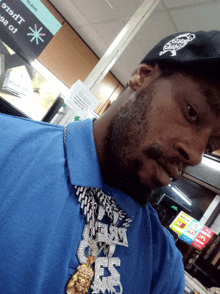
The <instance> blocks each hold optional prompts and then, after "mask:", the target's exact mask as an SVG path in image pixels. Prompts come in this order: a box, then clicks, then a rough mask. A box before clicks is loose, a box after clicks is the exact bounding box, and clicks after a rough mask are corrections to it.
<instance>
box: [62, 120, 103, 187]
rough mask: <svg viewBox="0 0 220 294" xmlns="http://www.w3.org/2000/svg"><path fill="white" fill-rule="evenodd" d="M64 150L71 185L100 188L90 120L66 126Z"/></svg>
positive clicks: (100, 182) (99, 173) (101, 182)
mask: <svg viewBox="0 0 220 294" xmlns="http://www.w3.org/2000/svg"><path fill="white" fill-rule="evenodd" d="M66 149H67V162H68V167H69V172H70V181H71V184H72V185H77V186H85V187H91V188H102V186H103V180H102V176H101V171H100V167H99V162H98V157H97V153H96V148H95V142H94V137H93V122H92V121H91V120H90V119H86V120H84V121H81V122H73V123H70V124H68V126H67V134H66Z"/></svg>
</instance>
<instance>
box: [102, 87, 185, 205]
mask: <svg viewBox="0 0 220 294" xmlns="http://www.w3.org/2000/svg"><path fill="white" fill-rule="evenodd" d="M153 89H154V88H153V85H151V86H150V87H149V88H147V89H143V90H142V91H141V92H140V93H137V94H136V97H135V100H130V101H129V102H127V103H126V104H125V105H124V106H122V107H121V108H120V109H119V111H118V112H117V113H116V114H115V116H114V117H113V119H112V121H111V123H110V126H109V129H108V136H107V139H106V144H105V152H106V153H105V154H107V165H106V169H105V170H104V172H103V179H104V182H105V183H106V184H107V185H109V186H111V187H115V188H117V189H119V190H121V191H122V192H124V193H126V194H127V195H129V196H131V197H132V198H133V199H134V200H135V201H136V202H137V203H139V204H140V205H141V206H142V207H145V206H146V205H147V203H148V202H149V201H150V200H151V199H152V196H153V195H154V193H155V190H156V189H157V188H160V187H161V184H160V183H159V182H158V181H157V180H155V179H154V187H156V188H154V189H152V188H151V187H150V186H148V185H146V183H143V182H142V181H141V179H140V177H139V171H140V170H141V169H142V166H143V162H142V160H141V159H140V158H137V157H135V156H132V152H134V151H135V150H138V148H139V146H140V144H141V143H142V142H144V141H145V140H146V137H147V133H148V129H149V123H148V116H149V114H150V111H151V101H152V94H153ZM141 152H142V156H146V157H147V158H149V159H153V160H156V161H157V162H158V163H159V164H161V165H162V166H166V164H167V163H172V164H175V165H177V166H181V162H180V158H178V157H171V156H167V155H165V154H166V153H167V151H166V150H165V149H163V148H162V147H161V146H159V145H158V144H157V143H152V144H149V145H148V146H146V147H145V148H144V149H143V150H142V151H141ZM174 180H176V179H174Z"/></svg>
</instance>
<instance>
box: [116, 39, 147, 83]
mask: <svg viewBox="0 0 220 294" xmlns="http://www.w3.org/2000/svg"><path fill="white" fill-rule="evenodd" d="M144 56H145V52H144V51H143V50H142V49H141V47H140V46H139V45H138V44H137V42H136V40H135V39H133V40H132V41H131V42H130V43H129V45H128V46H127V48H126V49H125V50H124V52H123V53H122V55H121V56H120V57H119V59H118V60H117V62H116V63H115V65H114V66H113V67H112V69H111V72H112V73H113V74H114V75H115V76H116V78H117V79H118V80H119V81H120V82H121V83H122V84H123V85H126V83H127V82H128V80H129V79H130V77H131V75H132V72H133V71H134V70H135V69H136V68H137V66H138V65H139V63H140V61H141V60H142V59H143V58H144Z"/></svg>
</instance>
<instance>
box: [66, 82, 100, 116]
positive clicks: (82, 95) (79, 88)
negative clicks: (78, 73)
mask: <svg viewBox="0 0 220 294" xmlns="http://www.w3.org/2000/svg"><path fill="white" fill-rule="evenodd" d="M65 103H66V105H67V106H68V107H69V108H71V109H73V110H76V111H78V112H79V113H80V114H82V115H83V116H84V117H86V116H87V115H88V112H89V111H92V110H94V109H95V108H96V107H97V106H98V104H99V101H98V99H97V98H96V97H95V96H94V95H93V94H92V93H91V92H90V91H89V89H88V88H87V87H86V86H85V85H84V84H83V82H81V81H80V80H78V81H77V82H76V83H75V84H74V85H73V86H72V87H71V88H70V90H69V97H68V99H67V100H66V101H65Z"/></svg>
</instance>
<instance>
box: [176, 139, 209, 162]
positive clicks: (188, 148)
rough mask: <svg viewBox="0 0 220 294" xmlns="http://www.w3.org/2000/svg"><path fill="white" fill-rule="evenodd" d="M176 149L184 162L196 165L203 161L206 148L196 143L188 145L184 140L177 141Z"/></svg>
mask: <svg viewBox="0 0 220 294" xmlns="http://www.w3.org/2000/svg"><path fill="white" fill-rule="evenodd" d="M175 147H176V150H177V151H178V153H179V156H180V157H181V159H182V161H183V163H184V164H186V165H187V166H195V165H198V164H200V163H201V161H202V156H203V153H204V150H205V148H203V147H201V145H200V146H198V145H197V147H195V146H194V145H188V144H185V143H183V142H178V143H176V146H175Z"/></svg>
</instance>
